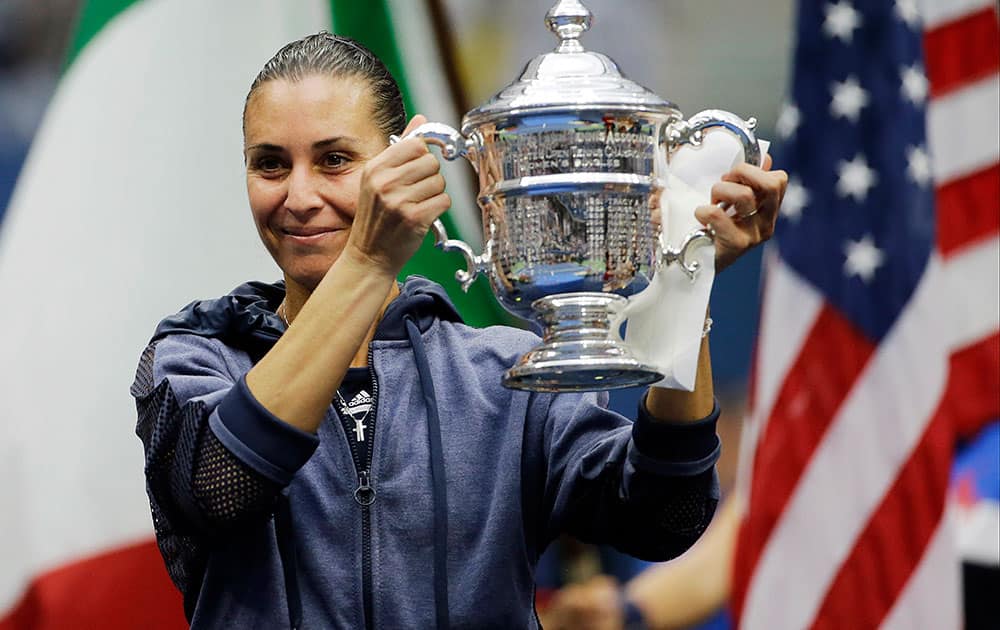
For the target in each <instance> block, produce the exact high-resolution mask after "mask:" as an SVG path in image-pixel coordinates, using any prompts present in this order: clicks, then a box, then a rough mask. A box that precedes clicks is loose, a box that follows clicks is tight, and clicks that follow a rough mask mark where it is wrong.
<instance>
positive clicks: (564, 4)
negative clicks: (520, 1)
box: [545, 0, 594, 52]
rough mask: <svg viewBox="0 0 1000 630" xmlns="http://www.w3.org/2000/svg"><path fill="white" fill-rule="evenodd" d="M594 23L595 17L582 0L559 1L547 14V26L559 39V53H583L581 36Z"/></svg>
mask: <svg viewBox="0 0 1000 630" xmlns="http://www.w3.org/2000/svg"><path fill="white" fill-rule="evenodd" d="M593 21H594V15H593V14H592V13H591V12H590V9H588V8H587V7H585V6H583V3H582V2H580V0H559V2H557V3H556V4H555V6H553V7H552V8H551V9H549V12H548V13H546V14H545V25H546V26H548V27H549V30H550V31H552V32H553V33H555V34H556V36H557V37H559V48H557V49H556V51H557V52H583V46H582V45H581V44H580V41H579V39H580V35H582V34H583V32H584V31H586V30H588V29H590V25H591V23H593Z"/></svg>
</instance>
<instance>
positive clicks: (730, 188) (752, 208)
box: [712, 182, 757, 217]
mask: <svg viewBox="0 0 1000 630" xmlns="http://www.w3.org/2000/svg"><path fill="white" fill-rule="evenodd" d="M712 203H724V204H726V206H727V207H730V208H732V209H733V210H735V212H736V216H740V217H749V216H752V215H754V214H756V213H757V196H756V195H755V194H754V190H753V189H752V188H750V187H749V186H744V185H743V184H737V183H735V182H718V183H716V184H715V185H714V186H712Z"/></svg>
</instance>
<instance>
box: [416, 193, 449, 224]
mask: <svg viewBox="0 0 1000 630" xmlns="http://www.w3.org/2000/svg"><path fill="white" fill-rule="evenodd" d="M450 207H451V197H450V196H449V195H448V193H445V192H443V193H439V194H437V195H434V196H433V197H430V198H428V199H424V200H423V201H421V202H419V203H416V204H414V206H413V213H414V215H415V216H416V217H418V220H419V221H420V223H422V224H424V225H430V224H431V223H432V222H433V221H434V219H437V218H439V217H440V216H441V215H442V214H444V213H445V212H447V210H448V208H450Z"/></svg>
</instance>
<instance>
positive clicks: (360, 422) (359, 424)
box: [275, 300, 372, 442]
mask: <svg viewBox="0 0 1000 630" xmlns="http://www.w3.org/2000/svg"><path fill="white" fill-rule="evenodd" d="M275 313H277V315H278V317H280V318H281V321H283V322H285V328H288V327H289V326H291V323H290V322H289V321H288V314H287V313H288V306H287V304H286V302H285V301H284V300H282V301H281V304H279V305H278V308H277V309H275ZM334 393H335V394H336V395H337V402H338V403H339V405H340V408H341V410H343V412H344V413H346V414H347V415H348V417H350V418H351V420H354V435H355V436H356V437H357V438H358V441H359V442H364V441H365V429H366V428H367V427H366V426H365V424H364V422H365V419H366V418H367V417H368V414H370V413H371V411H372V408H371V406H369V407H368V409H365V413H364V414H363V415H362V416H361V417H360V418H359V417H357V416H356V415H354V412H352V411H351V408H350V407H348V406H347V401H346V400H344V397H343V396H341V395H340V389H337V391H336V392H334Z"/></svg>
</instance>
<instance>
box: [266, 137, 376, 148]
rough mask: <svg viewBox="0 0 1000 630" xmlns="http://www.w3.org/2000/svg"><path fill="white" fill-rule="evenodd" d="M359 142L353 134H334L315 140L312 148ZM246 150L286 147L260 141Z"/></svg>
mask: <svg viewBox="0 0 1000 630" xmlns="http://www.w3.org/2000/svg"><path fill="white" fill-rule="evenodd" d="M357 142H358V140H357V138H353V137H351V136H334V137H332V138H325V139H323V140H318V141H316V142H313V145H312V148H313V149H325V148H327V147H329V146H330V145H335V144H341V143H346V144H349V145H356V144H357ZM246 150H247V151H255V150H261V151H275V152H280V151H284V150H285V149H284V147H281V146H278V145H276V144H270V143H267V142H262V143H258V144H251V145H250V146H248V147H247V148H246Z"/></svg>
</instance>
